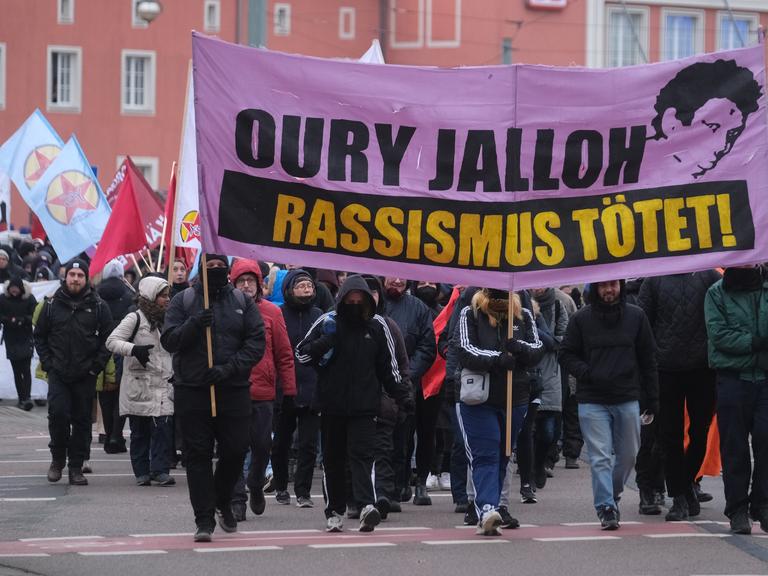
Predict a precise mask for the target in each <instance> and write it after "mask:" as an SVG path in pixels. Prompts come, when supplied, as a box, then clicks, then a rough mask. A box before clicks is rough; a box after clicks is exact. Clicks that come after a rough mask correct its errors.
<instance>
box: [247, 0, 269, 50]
mask: <svg viewBox="0 0 768 576" xmlns="http://www.w3.org/2000/svg"><path fill="white" fill-rule="evenodd" d="M266 24H267V0H248V44H249V45H250V46H257V47H263V46H266V45H267V27H266Z"/></svg>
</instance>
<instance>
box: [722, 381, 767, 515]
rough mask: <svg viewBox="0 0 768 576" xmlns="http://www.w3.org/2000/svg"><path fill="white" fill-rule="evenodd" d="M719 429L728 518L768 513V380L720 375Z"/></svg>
mask: <svg viewBox="0 0 768 576" xmlns="http://www.w3.org/2000/svg"><path fill="white" fill-rule="evenodd" d="M717 427H718V429H719V431H720V458H721V459H722V461H723V487H724V489H725V515H726V516H728V517H729V518H730V517H731V516H733V514H734V513H735V512H738V511H741V510H747V508H749V510H750V511H751V512H752V514H753V515H754V514H757V513H760V514H768V381H766V380H762V381H758V382H749V381H746V380H741V379H739V377H738V375H736V374H726V373H722V372H721V373H718V375H717ZM750 439H751V443H752V456H754V467H753V465H752V457H751V456H750V453H749V445H750ZM750 479H751V481H752V486H751V489H750Z"/></svg>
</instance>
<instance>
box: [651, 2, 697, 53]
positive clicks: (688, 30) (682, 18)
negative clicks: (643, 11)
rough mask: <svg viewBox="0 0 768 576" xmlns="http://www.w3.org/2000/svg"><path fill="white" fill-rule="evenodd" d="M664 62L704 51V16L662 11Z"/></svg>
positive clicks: (679, 11)
mask: <svg viewBox="0 0 768 576" xmlns="http://www.w3.org/2000/svg"><path fill="white" fill-rule="evenodd" d="M661 18H662V25H661V28H662V30H661V35H662V48H661V50H662V52H661V59H662V60H677V59H678V58H687V57H688V56H693V55H694V54H698V53H700V52H702V51H703V49H704V14H703V12H698V11H693V10H691V11H682V10H663V11H662V15H661Z"/></svg>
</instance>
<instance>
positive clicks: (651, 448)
mask: <svg viewBox="0 0 768 576" xmlns="http://www.w3.org/2000/svg"><path fill="white" fill-rule="evenodd" d="M662 413H663V409H662ZM681 417H682V413H681ZM660 420H661V415H657V416H656V417H655V418H654V419H653V422H651V423H650V424H646V425H644V426H641V427H640V449H639V450H638V451H637V458H636V459H635V479H636V481H637V487H638V488H639V489H640V490H643V491H648V492H664V457H663V453H664V451H663V448H662V444H661V443H662V441H663V438H661V437H660V436H663V434H662V433H661V422H660ZM682 441H683V432H682V430H681V431H680V444H681V446H682ZM705 442H706V439H705ZM699 464H701V462H699ZM697 470H698V468H697ZM689 484H690V482H689ZM669 494H670V496H676V495H679V494H682V492H678V494H672V490H671V489H670V491H669Z"/></svg>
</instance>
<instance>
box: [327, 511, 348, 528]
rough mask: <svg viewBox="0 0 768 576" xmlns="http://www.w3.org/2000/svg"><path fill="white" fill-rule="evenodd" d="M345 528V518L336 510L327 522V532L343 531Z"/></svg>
mask: <svg viewBox="0 0 768 576" xmlns="http://www.w3.org/2000/svg"><path fill="white" fill-rule="evenodd" d="M342 530H344V520H343V519H342V517H341V516H339V515H338V514H336V512H334V513H333V516H331V517H330V518H328V521H327V522H326V524H325V531H326V532H341V531H342Z"/></svg>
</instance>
